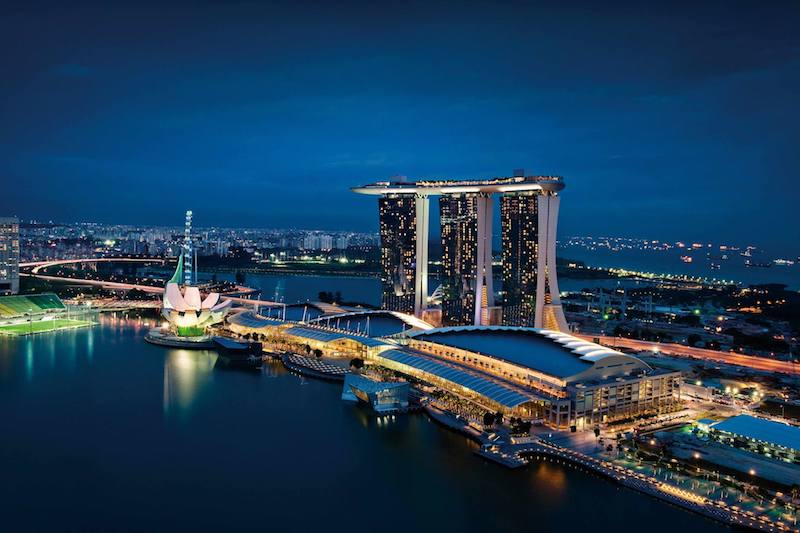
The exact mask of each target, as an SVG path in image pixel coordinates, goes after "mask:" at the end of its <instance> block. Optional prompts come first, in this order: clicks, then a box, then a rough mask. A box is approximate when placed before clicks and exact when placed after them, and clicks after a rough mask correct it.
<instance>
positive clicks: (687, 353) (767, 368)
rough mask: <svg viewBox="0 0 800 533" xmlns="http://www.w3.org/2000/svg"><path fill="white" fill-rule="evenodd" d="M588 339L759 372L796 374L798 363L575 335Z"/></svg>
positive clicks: (699, 349) (677, 345)
mask: <svg viewBox="0 0 800 533" xmlns="http://www.w3.org/2000/svg"><path fill="white" fill-rule="evenodd" d="M576 336H577V337H580V338H582V339H586V340H588V341H594V340H595V339H599V344H602V345H605V346H611V347H613V348H627V349H630V350H640V351H649V352H654V353H659V352H661V353H665V354H670V355H677V356H680V357H691V358H694V359H700V360H703V361H712V362H716V363H724V364H727V365H734V366H741V367H745V368H750V369H752V370H758V371H761V372H778V373H782V374H790V375H798V373H800V364H798V363H795V362H791V361H779V360H777V359H769V358H766V357H758V356H755V355H745V354H739V353H734V352H718V351H716V350H707V349H705V348H695V347H692V346H684V345H682V344H671V343H660V342H650V341H640V340H637V339H626V338H623V337H606V336H602V335H576Z"/></svg>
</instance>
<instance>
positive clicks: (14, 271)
mask: <svg viewBox="0 0 800 533" xmlns="http://www.w3.org/2000/svg"><path fill="white" fill-rule="evenodd" d="M18 292H19V221H18V220H17V219H16V218H14V217H0V295H9V294H17V293H18Z"/></svg>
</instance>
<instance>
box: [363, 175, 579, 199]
mask: <svg viewBox="0 0 800 533" xmlns="http://www.w3.org/2000/svg"><path fill="white" fill-rule="evenodd" d="M563 188H564V180H563V178H562V177H561V176H525V177H511V178H492V179H486V180H448V179H442V180H419V181H379V182H376V183H370V184H368V185H363V186H361V187H353V188H352V191H353V192H355V193H358V194H371V195H383V194H424V195H431V196H436V195H442V194H460V193H506V192H524V191H551V192H557V191H560V190H561V189H563Z"/></svg>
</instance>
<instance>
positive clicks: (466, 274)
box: [352, 171, 567, 331]
mask: <svg viewBox="0 0 800 533" xmlns="http://www.w3.org/2000/svg"><path fill="white" fill-rule="evenodd" d="M514 174H515V175H514V176H513V177H508V178H494V179H488V180H468V181H455V180H434V181H415V182H409V181H382V182H377V183H372V184H369V185H364V186H361V187H354V188H353V189H352V190H353V191H354V192H356V193H359V194H368V195H374V196H378V212H379V216H380V239H381V246H380V254H381V257H380V261H381V267H382V268H381V269H382V273H381V283H382V302H381V303H382V307H383V308H384V309H389V310H392V311H402V312H406V313H413V314H414V315H416V316H418V317H421V318H426V319H428V321H430V322H432V323H436V324H438V323H441V324H442V325H445V326H455V325H469V324H474V325H501V324H502V325H513V326H533V327H538V328H545V329H551V330H558V331H566V330H567V323H566V320H565V318H564V312H563V310H562V308H561V300H560V298H559V292H558V280H557V279H556V226H557V223H558V207H559V201H560V197H559V195H558V193H559V191H561V190H562V189H563V188H564V182H563V179H562V178H561V177H558V176H525V175H524V172H522V171H517V172H515V173H514ZM494 195H499V196H500V220H501V226H502V227H501V237H502V238H501V242H502V267H501V268H502V272H501V276H500V279H501V281H502V291H501V295H502V302H497V303H496V302H495V293H494V287H493V279H494V277H493V272H492V235H493V228H492V226H493V222H494V213H493V211H494V199H493V197H494ZM432 196H438V197H439V218H440V226H441V243H442V261H441V273H440V276H441V287H440V288H437V290H436V291H434V294H433V295H432V296H430V297H429V292H428V266H429V260H428V240H429V233H430V231H429V225H430V216H429V209H430V198H431V197H432ZM439 301H441V307H440V308H439V307H437V305H436V304H438V303H439Z"/></svg>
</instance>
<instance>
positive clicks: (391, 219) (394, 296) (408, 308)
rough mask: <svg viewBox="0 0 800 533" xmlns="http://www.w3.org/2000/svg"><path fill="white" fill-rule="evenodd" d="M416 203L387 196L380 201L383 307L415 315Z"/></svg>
mask: <svg viewBox="0 0 800 533" xmlns="http://www.w3.org/2000/svg"><path fill="white" fill-rule="evenodd" d="M415 206H416V199H415V198H414V195H405V194H401V195H387V196H382V197H380V198H379V199H378V214H379V219H380V237H381V306H382V307H383V308H384V309H389V310H392V311H402V312H405V313H413V312H414V303H415V301H414V295H415V292H414V288H415V287H414V282H415V266H416V265H415V255H416V235H417V221H416V208H415Z"/></svg>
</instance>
